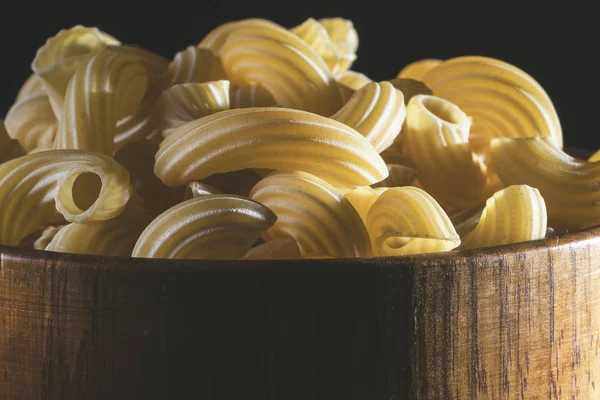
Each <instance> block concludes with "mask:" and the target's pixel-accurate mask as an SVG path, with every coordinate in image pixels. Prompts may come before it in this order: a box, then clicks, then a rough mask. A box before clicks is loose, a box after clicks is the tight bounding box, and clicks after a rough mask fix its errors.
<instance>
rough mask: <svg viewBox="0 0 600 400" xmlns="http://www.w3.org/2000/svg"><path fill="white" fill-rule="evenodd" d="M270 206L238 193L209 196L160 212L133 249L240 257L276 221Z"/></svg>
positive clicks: (139, 253)
mask: <svg viewBox="0 0 600 400" xmlns="http://www.w3.org/2000/svg"><path fill="white" fill-rule="evenodd" d="M276 219H277V217H276V216H275V214H273V212H271V211H270V210H269V209H268V208H267V207H265V206H263V205H261V204H259V203H257V202H255V201H252V200H249V199H246V198H243V197H240V196H234V195H222V194H214V195H206V196H199V197H195V198H193V199H191V200H187V201H184V202H182V203H180V204H178V205H176V206H174V207H172V208H170V209H169V210H167V211H165V212H164V213H162V214H161V215H159V216H158V217H157V218H156V219H155V220H154V221H152V222H151V223H150V224H149V225H148V226H147V227H146V229H145V230H144V232H142V234H141V236H140V237H139V239H138V241H137V243H136V244H135V247H134V249H133V252H132V256H133V257H140V258H178V259H184V258H194V259H203V258H209V259H238V258H242V257H243V256H244V255H245V254H246V253H247V252H248V250H249V249H250V247H251V246H252V244H253V243H254V241H255V240H256V239H257V238H258V237H259V236H260V235H261V234H262V233H263V232H264V231H266V230H267V229H268V228H270V227H271V226H272V225H273V224H274V223H275V221H276Z"/></svg>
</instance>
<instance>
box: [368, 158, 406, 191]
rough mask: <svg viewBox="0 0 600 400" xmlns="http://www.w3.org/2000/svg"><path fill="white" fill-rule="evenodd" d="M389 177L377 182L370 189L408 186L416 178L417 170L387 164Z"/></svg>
mask: <svg viewBox="0 0 600 400" xmlns="http://www.w3.org/2000/svg"><path fill="white" fill-rule="evenodd" d="M387 168H388V171H389V176H388V177H387V178H385V179H384V180H382V181H381V182H377V183H375V184H373V185H371V186H372V187H374V188H375V187H400V186H410V185H411V184H412V183H413V182H414V181H415V179H416V178H417V170H416V169H414V168H411V167H407V166H406V165H399V164H388V165H387Z"/></svg>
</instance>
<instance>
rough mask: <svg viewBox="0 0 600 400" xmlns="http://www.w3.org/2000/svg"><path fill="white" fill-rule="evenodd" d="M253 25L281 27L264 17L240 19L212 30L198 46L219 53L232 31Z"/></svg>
mask: <svg viewBox="0 0 600 400" xmlns="http://www.w3.org/2000/svg"><path fill="white" fill-rule="evenodd" d="M251 27H267V28H270V27H279V25H277V24H275V23H274V22H271V21H268V20H266V19H262V18H247V19H243V20H239V21H231V22H227V23H225V24H222V25H220V26H218V27H216V28H215V29H213V30H212V31H210V32H209V33H208V34H207V35H206V36H205V37H204V39H202V41H201V42H200V44H198V47H199V48H202V49H211V50H212V51H213V52H214V53H215V54H216V55H219V54H220V52H221V49H222V48H223V45H224V44H225V42H226V41H227V38H228V37H229V35H230V34H231V32H233V31H235V30H236V29H241V28H251Z"/></svg>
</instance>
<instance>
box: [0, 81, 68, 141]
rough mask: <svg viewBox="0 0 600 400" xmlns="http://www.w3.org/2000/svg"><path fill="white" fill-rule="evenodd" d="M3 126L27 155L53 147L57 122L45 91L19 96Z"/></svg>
mask: <svg viewBox="0 0 600 400" xmlns="http://www.w3.org/2000/svg"><path fill="white" fill-rule="evenodd" d="M5 124H6V130H7V131H8V133H9V135H10V136H11V137H12V138H13V139H17V140H18V141H19V143H20V144H21V146H22V147H23V149H24V150H25V151H26V152H27V153H29V152H32V151H35V150H47V149H51V148H52V147H53V146H54V139H55V137H56V129H57V126H58V121H57V119H56V116H55V115H54V111H53V110H52V106H51V105H50V99H49V98H48V96H47V95H46V92H45V91H36V92H31V93H29V94H27V95H23V96H21V97H20V98H19V99H18V100H17V101H16V102H15V104H13V106H12V107H11V108H10V110H8V113H7V114H6V121H5Z"/></svg>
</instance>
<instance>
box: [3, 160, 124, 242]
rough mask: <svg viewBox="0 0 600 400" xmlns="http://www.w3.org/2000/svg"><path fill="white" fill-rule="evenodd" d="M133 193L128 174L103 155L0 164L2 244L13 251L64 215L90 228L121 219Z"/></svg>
mask: <svg viewBox="0 0 600 400" xmlns="http://www.w3.org/2000/svg"><path fill="white" fill-rule="evenodd" d="M131 193H132V188H131V184H130V183H129V174H128V173H127V170H126V169H125V168H123V167H122V166H121V165H119V164H118V163H117V162H116V161H114V160H113V159H112V158H110V157H108V156H105V155H102V154H100V153H89V152H84V151H77V150H48V151H43V152H38V153H33V154H28V155H26V156H23V157H19V158H16V159H14V160H11V161H8V162H5V163H3V164H1V165H0V244H2V245H8V246H15V245H17V244H18V243H19V242H20V241H21V240H22V239H23V238H25V237H26V236H27V235H29V234H30V233H32V232H34V231H36V230H38V229H41V228H43V227H44V226H46V225H49V224H51V223H53V222H56V221H60V220H61V219H62V218H61V214H62V216H63V217H64V218H65V219H66V220H67V221H69V222H76V223H88V222H93V221H102V220H107V219H111V218H114V217H116V216H117V215H119V214H120V213H121V212H122V211H123V209H124V208H125V205H126V204H127V202H128V201H129V197H130V196H131Z"/></svg>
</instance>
